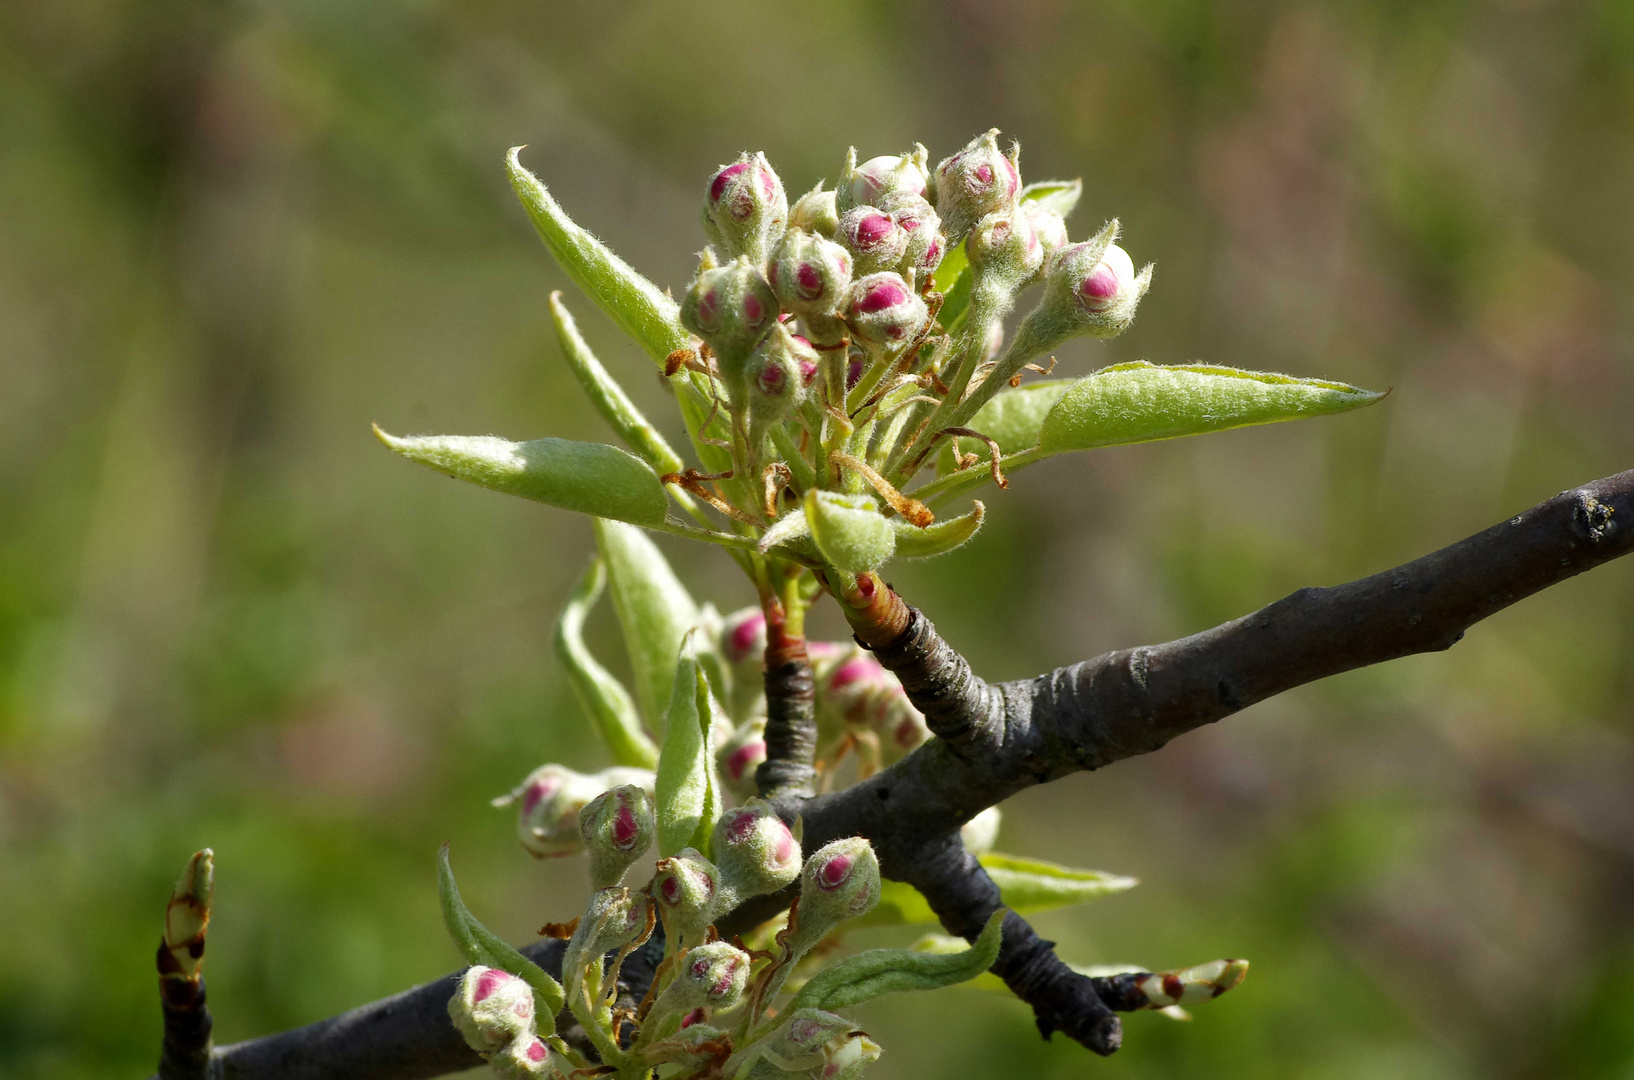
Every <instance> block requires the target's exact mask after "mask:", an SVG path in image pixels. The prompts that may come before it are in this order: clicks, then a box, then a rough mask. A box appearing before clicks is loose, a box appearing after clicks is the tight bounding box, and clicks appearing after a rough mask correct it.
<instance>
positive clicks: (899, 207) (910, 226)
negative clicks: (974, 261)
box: [880, 194, 947, 281]
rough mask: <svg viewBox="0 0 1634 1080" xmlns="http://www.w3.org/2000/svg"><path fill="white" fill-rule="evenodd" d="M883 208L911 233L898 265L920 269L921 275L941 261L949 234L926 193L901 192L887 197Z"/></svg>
mask: <svg viewBox="0 0 1634 1080" xmlns="http://www.w3.org/2000/svg"><path fill="white" fill-rule="evenodd" d="M880 209H882V210H885V211H886V212H887V213H889V214H890V215H891V220H892V221H894V222H896V224H897V228H899V229H901V230H902V231H903V232H904V233H905V234H907V237H908V246H907V247H906V248H905V249H904V250H903V253H902V261H901V263H899V264H898V265H899V267H900V268H901V270H902V271H903V273H906V272H907V271H909V270H914V271H917V273H918V275H919V279H920V280H921V281H923V280H924V279H925V277H926V276H927V275H929V274H931V273H933V272H935V270H936V268H937V267H938V266H940V265H941V263H942V256H943V255H944V254H945V253H946V251H947V238H946V237H945V236H943V235H942V219H941V218H940V217H937V215H936V211H935V210H934V209H933V208H932V207H931V204H930V203H928V202H926V201H925V199H924V197H923V196H920V195H908V194H899V195H893V196H891V197H890V198H889V199H887V200H885V202H884V205H882V206H881V207H880Z"/></svg>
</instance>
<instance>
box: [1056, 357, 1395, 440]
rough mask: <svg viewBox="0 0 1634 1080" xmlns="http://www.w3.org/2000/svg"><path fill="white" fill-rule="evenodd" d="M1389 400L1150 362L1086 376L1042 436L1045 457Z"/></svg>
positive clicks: (1331, 385)
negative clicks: (1163, 365)
mask: <svg viewBox="0 0 1634 1080" xmlns="http://www.w3.org/2000/svg"><path fill="white" fill-rule="evenodd" d="M1382 397H1384V395H1383V394H1381V393H1376V392H1374V391H1371V390H1362V389H1360V388H1358V387H1355V386H1348V385H1346V384H1345V383H1337V382H1327V381H1325V380H1321V379H1296V378H1293V377H1292V376H1288V375H1277V374H1273V373H1269V372H1263V371H1240V370H1238V369H1236V368H1226V367H1209V366H1206V365H1201V364H1199V365H1183V366H1179V367H1158V366H1156V365H1154V364H1148V363H1146V362H1145V361H1138V362H1136V363H1132V364H1118V365H1116V366H1114V367H1109V368H1104V369H1102V370H1101V371H1097V372H1096V373H1095V374H1093V375H1088V376H1085V377H1084V378H1082V379H1079V380H1078V381H1077V382H1076V383H1074V384H1073V385H1072V386H1071V387H1070V388H1069V389H1068V390H1067V392H1066V393H1064V394H1062V395H1061V399H1060V400H1059V401H1057V402H1056V403H1055V405H1054V407H1053V408H1051V409H1050V412H1049V415H1047V416H1046V417H1045V418H1044V424H1043V427H1042V428H1041V430H1040V432H1039V447H1040V449H1041V450H1042V451H1043V452H1044V453H1046V454H1059V453H1063V452H1067V451H1072V450H1088V449H1090V448H1092V447H1096V446H1116V445H1121V444H1124V443H1139V442H1150V441H1152V440H1155V439H1173V438H1177V437H1179V436H1182V435H1198V434H1202V433H1203V432H1207V431H1224V430H1226V429H1229V428H1237V427H1247V426H1250V425H1253V424H1271V423H1276V422H1277V421H1279V420H1293V419H1296V418H1298V417H1301V416H1317V415H1321V414H1324V413H1339V412H1347V411H1349V410H1351V409H1358V408H1361V407H1362V406H1364V405H1371V404H1373V403H1374V402H1375V401H1378V400H1379V399H1380V398H1382Z"/></svg>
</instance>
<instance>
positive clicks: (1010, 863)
mask: <svg viewBox="0 0 1634 1080" xmlns="http://www.w3.org/2000/svg"><path fill="white" fill-rule="evenodd" d="M978 861H979V862H980V863H981V864H982V866H983V868H985V869H986V870H987V875H988V877H991V878H992V879H993V883H994V884H995V885H997V886H998V887H999V895H1000V896H1002V897H1003V898H1004V903H1005V906H1006V907H1008V908H1010V909H1012V910H1013V911H1015V912H1016V913H1017V914H1018V915H1028V914H1031V913H1033V912H1037V911H1047V910H1049V909H1050V908H1055V907H1061V906H1063V905H1066V904H1077V903H1080V902H1082V901H1085V900H1094V899H1096V898H1097V897H1101V896H1109V895H1111V894H1112V893H1118V892H1123V891H1125V890H1127V889H1132V888H1134V887H1135V886H1136V885H1138V884H1139V882H1137V881H1136V880H1135V879H1134V878H1132V877H1122V876H1120V875H1118V874H1107V873H1102V872H1101V871H1099V870H1074V869H1072V868H1071V867H1068V866H1059V865H1057V864H1055V863H1051V862H1044V861H1043V860H1042V859H1023V858H1019V857H1017V856H1015V855H1001V854H999V853H998V852H996V851H989V852H986V853H985V854H983V855H981V856H979V857H978Z"/></svg>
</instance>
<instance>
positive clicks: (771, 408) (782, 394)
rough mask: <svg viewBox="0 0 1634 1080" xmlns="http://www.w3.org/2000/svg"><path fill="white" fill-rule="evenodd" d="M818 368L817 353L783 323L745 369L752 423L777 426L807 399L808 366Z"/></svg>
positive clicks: (771, 334) (773, 331)
mask: <svg viewBox="0 0 1634 1080" xmlns="http://www.w3.org/2000/svg"><path fill="white" fill-rule="evenodd" d="M807 364H809V365H811V367H812V369H813V370H815V369H816V367H817V350H816V349H813V348H812V347H811V343H810V342H808V341H807V340H806V339H805V338H803V337H800V336H799V335H798V334H794V333H791V332H790V331H789V328H788V326H787V325H786V324H784V323H778V324H777V325H776V326H773V327H772V332H771V333H770V334H767V335H766V339H765V340H764V341H762V342H761V343H760V348H758V349H756V350H755V353H754V355H753V356H751V357H750V358H749V363H748V364H747V366H746V367H745V368H744V380H745V382H746V383H747V384H748V395H749V399H748V400H749V421H750V424H751V430H752V429H753V427H754V426H763V425H766V424H773V423H777V422H778V421H780V420H782V419H783V418H784V417H785V416H787V415H788V414H789V412H790V411H791V410H792V409H793V408H794V407H795V406H796V405H798V404H799V403H800V399H801V398H803V397H804V396H805V390H806V384H805V373H804V367H805V365H807Z"/></svg>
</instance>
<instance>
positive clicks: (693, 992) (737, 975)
mask: <svg viewBox="0 0 1634 1080" xmlns="http://www.w3.org/2000/svg"><path fill="white" fill-rule="evenodd" d="M748 981H749V954H748V953H746V952H744V951H743V950H742V949H739V948H737V947H736V946H734V945H730V944H728V943H726V942H724V941H712V942H710V943H708V944H707V945H699V946H698V947H697V948H695V949H692V950H690V951H689V952H688V953H687V954H686V956H685V957H683V958H682V961H681V968H680V971H679V972H678V973H677V975H676V976H675V981H674V982H672V983H670V984H669V986H667V987H666V988H665V989H664V992H663V994H661V995H660V996H659V1001H660V1002H662V1003H663V1004H664V1005H665V1006H667V1007H666V1008H665V1009H664V1012H665V1013H666V1014H669V1015H673V1014H674V1013H677V1012H690V1011H692V1010H693V1009H730V1008H731V1007H732V1006H734V1005H736V1004H737V1003H738V999H739V998H740V997H742V996H743V988H744V987H745V986H746V985H747V984H748ZM666 999H667V1000H666ZM653 1011H654V1012H658V1011H659V1006H658V1004H654V1006H653Z"/></svg>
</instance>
